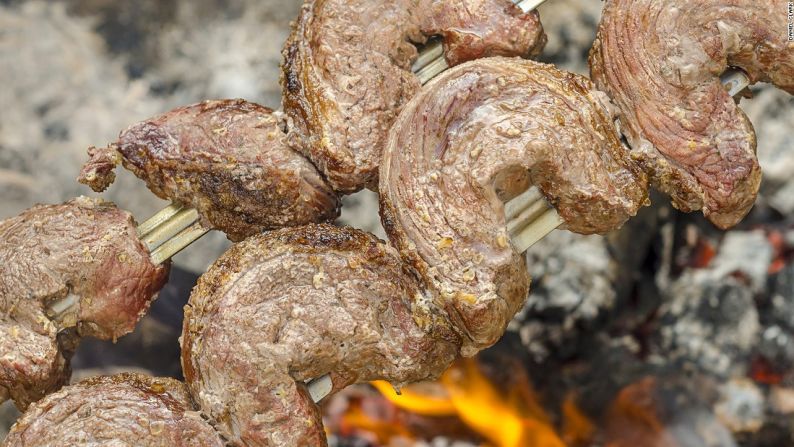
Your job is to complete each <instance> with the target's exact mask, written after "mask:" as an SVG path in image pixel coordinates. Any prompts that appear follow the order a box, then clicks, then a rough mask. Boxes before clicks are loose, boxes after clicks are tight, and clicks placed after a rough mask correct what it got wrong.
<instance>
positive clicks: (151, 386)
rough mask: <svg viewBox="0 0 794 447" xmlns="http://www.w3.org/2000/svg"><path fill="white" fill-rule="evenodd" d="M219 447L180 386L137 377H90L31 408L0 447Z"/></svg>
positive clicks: (212, 431) (208, 427)
mask: <svg viewBox="0 0 794 447" xmlns="http://www.w3.org/2000/svg"><path fill="white" fill-rule="evenodd" d="M78 445H102V446H141V447H161V446H169V447H171V446H173V447H183V446H184V447H210V446H215V447H222V446H223V445H224V443H223V441H222V440H221V438H220V436H219V435H218V433H217V432H215V429H213V428H212V426H211V425H210V424H209V423H208V422H206V421H205V420H204V419H202V417H201V415H200V414H199V412H198V411H195V409H194V408H193V404H192V403H191V400H190V396H189V395H188V393H187V389H186V387H185V385H184V384H183V383H182V382H179V381H177V380H174V379H168V378H154V377H149V376H144V375H142V374H118V375H115V376H109V377H107V376H105V377H94V378H91V379H87V380H84V381H82V382H80V383H77V384H75V385H71V386H68V387H65V388H64V389H62V390H60V391H58V392H57V393H53V394H51V395H49V396H47V397H45V398H44V399H42V400H41V401H39V402H37V403H35V404H34V405H32V406H31V407H30V408H29V409H28V411H27V412H25V414H23V415H22V417H21V418H20V419H19V420H18V421H17V423H16V424H15V425H14V427H12V429H11V432H10V433H9V435H8V437H7V438H6V440H5V442H3V447H56V446H58V447H60V446H78Z"/></svg>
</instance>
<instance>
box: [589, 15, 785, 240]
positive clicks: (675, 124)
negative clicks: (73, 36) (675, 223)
mask: <svg viewBox="0 0 794 447" xmlns="http://www.w3.org/2000/svg"><path fill="white" fill-rule="evenodd" d="M786 30H787V28H786V5H785V2H782V3H781V2H775V1H771V0H763V1H759V0H706V1H699V2H693V1H680V0H662V1H659V0H653V1H651V0H608V1H607V2H606V6H605V8H604V13H603V16H602V18H601V24H600V26H599V29H598V37H597V39H596V41H595V44H594V46H593V49H592V51H591V53H590V70H591V74H592V78H593V81H594V82H595V83H596V85H597V86H598V88H599V89H601V90H603V91H605V92H606V93H608V94H609V95H610V97H611V98H612V100H613V101H614V102H615V103H616V104H617V106H618V107H619V108H620V109H621V111H622V116H621V123H622V127H623V132H624V133H625V135H626V137H627V138H628V140H629V143H630V144H631V146H632V148H633V150H634V152H633V155H634V156H635V157H636V158H637V159H638V160H639V161H640V162H641V163H642V165H643V166H644V168H645V169H646V170H647V171H648V172H649V174H650V175H651V178H652V181H653V183H654V184H655V185H656V186H657V187H658V188H659V189H660V190H662V191H664V192H665V193H667V194H669V195H671V196H672V198H673V203H674V204H675V205H676V206H677V207H678V208H679V209H681V210H683V211H695V210H699V209H702V210H703V213H704V214H705V216H706V217H707V218H708V219H709V220H711V221H712V222H713V223H714V224H715V225H717V226H718V227H720V228H728V227H730V226H732V225H735V224H736V223H737V222H739V221H740V220H741V219H742V218H743V217H744V216H745V215H746V214H747V213H748V212H749V210H750V208H751V207H752V206H753V203H754V202H755V197H756V195H757V193H758V187H759V183H760V181H761V171H760V168H759V166H758V160H757V159H756V155H755V149H756V139H755V131H754V130H753V127H752V124H751V123H750V122H749V120H748V119H747V117H746V116H745V114H744V112H742V110H741V109H740V108H739V107H738V106H737V104H736V102H735V101H734V100H733V98H731V97H730V95H729V94H728V92H727V91H726V90H725V88H724V87H723V86H722V84H721V82H720V80H719V76H720V74H722V73H723V72H724V71H725V70H726V68H728V67H729V66H734V67H741V68H742V69H743V70H744V71H746V72H747V74H748V75H749V77H750V80H751V81H752V82H757V81H765V82H772V83H774V84H775V85H777V86H778V87H780V88H782V89H784V90H786V91H788V92H789V93H794V42H787V39H786V36H787V31H786Z"/></svg>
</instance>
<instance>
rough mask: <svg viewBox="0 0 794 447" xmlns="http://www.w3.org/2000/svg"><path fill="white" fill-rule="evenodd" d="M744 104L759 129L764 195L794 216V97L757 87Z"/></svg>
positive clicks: (759, 155)
mask: <svg viewBox="0 0 794 447" xmlns="http://www.w3.org/2000/svg"><path fill="white" fill-rule="evenodd" d="M753 90H754V97H753V98H752V99H750V100H747V99H744V100H742V102H741V106H742V109H744V111H745V112H746V113H747V115H748V117H749V118H750V121H752V123H753V126H754V127H755V131H756V135H757V139H758V161H759V163H760V165H761V169H762V171H763V174H764V179H763V183H762V184H761V194H762V195H763V196H765V197H767V198H768V200H769V204H770V205H771V206H773V207H774V208H776V209H777V210H778V211H780V212H781V213H783V214H789V215H790V214H791V213H794V177H792V175H791V173H792V172H794V151H792V150H791V148H792V147H794V132H792V129H794V97H792V96H791V95H789V94H788V93H786V92H783V91H781V90H778V89H776V88H774V87H773V86H771V85H763V86H759V87H753Z"/></svg>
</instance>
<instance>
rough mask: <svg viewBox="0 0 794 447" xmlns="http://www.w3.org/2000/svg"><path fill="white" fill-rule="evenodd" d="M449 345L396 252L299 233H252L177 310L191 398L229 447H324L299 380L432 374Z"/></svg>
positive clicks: (321, 230) (321, 232)
mask: <svg viewBox="0 0 794 447" xmlns="http://www.w3.org/2000/svg"><path fill="white" fill-rule="evenodd" d="M458 345H459V340H458V338H457V337H456V336H455V334H454V333H453V332H452V330H451V329H450V328H449V327H448V326H447V323H446V320H445V319H444V318H443V316H440V315H438V312H437V311H436V310H434V307H433V305H432V303H431V302H429V301H428V300H427V298H426V297H425V295H424V294H423V292H422V289H421V288H420V285H419V283H418V281H417V279H416V278H415V276H413V275H412V274H411V273H410V272H409V271H407V270H406V269H405V266H404V265H403V264H402V262H401V260H400V258H399V256H398V255H397V253H396V252H395V251H394V250H393V249H392V248H391V247H389V246H388V245H386V244H383V243H382V242H380V241H378V240H377V239H376V238H375V237H374V236H371V235H369V234H366V233H362V232H360V231H357V230H353V229H348V228H338V227H334V226H329V225H309V226H306V227H300V228H290V229H283V230H278V231H274V232H271V233H267V234H261V235H256V236H253V237H251V238H249V239H246V240H245V241H243V242H241V243H239V244H236V245H234V246H233V247H232V248H231V249H230V250H229V251H227V252H226V253H225V254H224V255H223V256H222V257H221V258H220V259H218V261H217V262H215V264H214V265H213V266H212V267H211V268H210V269H209V271H207V273H205V274H204V275H203V276H202V277H201V278H200V280H199V283H198V285H197V286H196V288H195V289H194V290H193V293H192V295H191V297H190V302H189V303H188V305H187V306H186V308H185V325H184V329H183V333H182V366H183V370H184V373H185V378H186V381H187V384H188V387H189V388H190V391H191V394H192V396H193V397H194V398H195V399H196V401H197V402H198V403H199V405H200V406H201V408H202V409H203V410H204V412H205V413H206V414H207V415H208V416H210V417H211V418H212V419H214V420H215V421H217V428H218V429H219V430H220V431H221V433H222V434H223V435H224V436H225V437H226V438H227V439H228V440H230V442H231V443H232V444H233V445H247V446H278V447H286V446H319V445H325V444H326V441H325V434H324V432H323V427H322V421H321V415H320V412H319V409H318V408H317V406H316V405H315V404H314V403H313V401H312V399H311V397H310V396H309V394H308V393H307V389H306V387H305V385H304V384H303V382H304V381H306V380H309V379H312V378H315V377H320V376H324V375H326V374H330V377H331V379H332V381H333V387H334V390H339V389H341V388H343V387H345V386H347V385H349V384H352V383H355V382H361V381H369V380H374V379H385V380H389V381H390V382H392V383H394V384H397V385H399V384H403V383H407V382H414V381H418V380H425V379H429V378H435V377H437V376H438V375H439V374H440V373H441V372H443V371H444V370H445V369H446V368H447V367H448V366H449V364H450V363H451V362H452V361H453V360H454V358H455V357H456V356H457V352H458Z"/></svg>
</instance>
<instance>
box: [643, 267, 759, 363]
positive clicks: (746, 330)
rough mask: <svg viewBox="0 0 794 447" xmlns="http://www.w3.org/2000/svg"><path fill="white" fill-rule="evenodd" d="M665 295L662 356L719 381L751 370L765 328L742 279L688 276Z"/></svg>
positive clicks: (702, 273)
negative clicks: (754, 350) (749, 364)
mask: <svg viewBox="0 0 794 447" xmlns="http://www.w3.org/2000/svg"><path fill="white" fill-rule="evenodd" d="M663 294H664V300H665V301H664V304H663V305H662V308H661V309H660V314H661V315H662V317H661V321H662V327H661V328H660V330H659V336H660V341H659V343H660V345H659V346H658V347H656V348H657V349H660V351H661V354H660V355H662V356H664V357H666V358H667V359H669V360H673V361H675V362H678V363H682V364H685V365H693V366H695V367H696V368H697V369H698V370H700V371H704V372H708V373H710V374H712V375H714V376H717V377H728V376H730V375H734V374H743V373H744V372H746V371H745V368H746V365H747V361H748V360H749V355H750V350H751V349H752V347H753V346H754V345H755V343H756V341H757V340H758V337H759V335H760V331H761V324H760V322H759V316H758V311H757V309H756V308H755V302H754V299H753V293H752V292H751V291H750V289H749V288H748V287H747V286H746V285H745V284H744V283H743V282H742V281H740V280H738V279H736V278H733V277H731V276H717V275H714V274H713V273H712V272H710V271H694V272H687V273H685V274H684V275H682V276H681V277H680V278H679V279H678V280H676V281H675V282H674V283H673V284H672V286H671V287H670V288H669V289H667V290H665V291H663Z"/></svg>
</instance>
